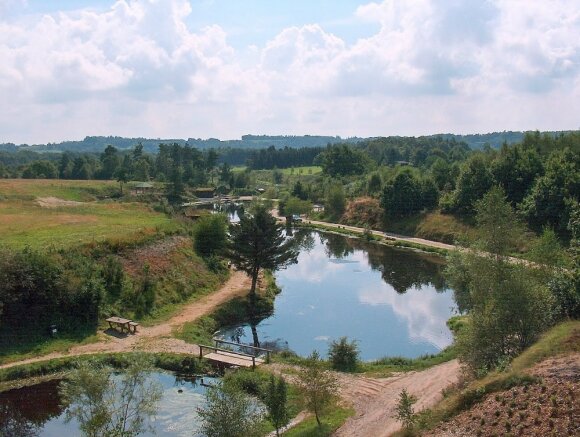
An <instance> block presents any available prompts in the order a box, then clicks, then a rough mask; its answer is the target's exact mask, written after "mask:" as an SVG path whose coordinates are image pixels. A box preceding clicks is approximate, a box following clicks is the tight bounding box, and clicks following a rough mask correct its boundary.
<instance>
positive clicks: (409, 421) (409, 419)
mask: <svg viewBox="0 0 580 437" xmlns="http://www.w3.org/2000/svg"><path fill="white" fill-rule="evenodd" d="M415 402H417V398H416V397H415V396H413V395H410V394H409V393H408V392H407V389H405V388H404V389H403V390H402V391H401V393H400V394H399V401H398V402H397V407H396V409H395V411H396V413H395V419H397V420H398V421H400V422H401V423H402V424H403V426H404V427H405V428H406V429H408V430H410V429H412V428H413V426H414V425H415V421H416V416H415V412H414V411H413V404H414V403H415Z"/></svg>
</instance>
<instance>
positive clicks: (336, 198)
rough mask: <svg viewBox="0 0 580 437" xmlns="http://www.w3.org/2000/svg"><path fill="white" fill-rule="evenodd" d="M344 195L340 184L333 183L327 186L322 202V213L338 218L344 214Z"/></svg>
mask: <svg viewBox="0 0 580 437" xmlns="http://www.w3.org/2000/svg"><path fill="white" fill-rule="evenodd" d="M345 208H346V197H345V195H344V189H343V187H342V185H339V184H334V185H332V186H330V187H329V188H328V192H327V193H326V199H325V202H324V213H325V214H326V215H328V216H329V217H330V218H331V219H334V220H338V219H340V217H341V216H342V214H344V210H345Z"/></svg>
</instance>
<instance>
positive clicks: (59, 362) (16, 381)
mask: <svg viewBox="0 0 580 437" xmlns="http://www.w3.org/2000/svg"><path fill="white" fill-rule="evenodd" d="M137 354H139V355H146V356H149V357H151V359H152V360H153V363H154V365H155V367H157V368H159V369H163V370H170V371H174V372H182V373H188V374H197V373H205V372H207V371H209V370H210V369H211V367H209V365H208V363H206V362H205V361H200V360H199V359H198V358H196V357H194V356H192V355H189V354H171V353H151V354H149V353H145V352H124V353H115V354H113V353H109V354H91V355H80V356H75V357H64V358H56V359H53V360H47V361H41V362H37V363H30V364H23V365H20V366H15V367H9V368H7V369H0V391H3V390H7V389H10V388H13V387H15V386H16V385H20V386H22V385H26V382H27V381H26V380H27V379H30V378H39V377H46V376H50V375H55V374H59V373H64V372H66V371H68V370H71V369H74V368H75V367H76V366H77V365H78V363H79V362H83V361H93V362H96V363H99V364H104V365H109V366H112V367H114V368H117V369H123V368H125V367H127V366H128V365H129V363H131V362H132V361H133V360H134V358H135V356H136V355H137Z"/></svg>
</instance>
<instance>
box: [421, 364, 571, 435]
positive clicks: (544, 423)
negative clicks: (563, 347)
mask: <svg viewBox="0 0 580 437" xmlns="http://www.w3.org/2000/svg"><path fill="white" fill-rule="evenodd" d="M529 374H531V375H533V376H536V377H538V378H539V381H538V382H537V383H535V384H530V385H528V386H518V387H513V388H511V389H509V390H506V391H503V392H497V393H491V394H489V395H487V396H486V397H485V398H484V399H483V401H482V402H479V403H477V404H476V405H475V406H473V407H472V408H471V409H469V410H467V411H464V412H463V413H461V414H459V415H458V416H456V417H455V418H454V419H453V420H451V421H449V422H446V423H443V424H441V425H440V426H439V427H438V428H436V429H435V430H433V431H432V432H430V433H428V434H427V435H428V436H432V437H435V436H437V437H458V436H492V435H496V436H503V435H512V436H526V437H528V436H530V437H534V436H535V437H544V436H578V435H580V404H579V402H578V397H579V395H580V354H579V353H575V354H572V355H568V356H563V357H557V358H551V359H548V360H545V361H543V362H541V363H539V364H537V365H535V366H534V367H532V369H530V371H529Z"/></svg>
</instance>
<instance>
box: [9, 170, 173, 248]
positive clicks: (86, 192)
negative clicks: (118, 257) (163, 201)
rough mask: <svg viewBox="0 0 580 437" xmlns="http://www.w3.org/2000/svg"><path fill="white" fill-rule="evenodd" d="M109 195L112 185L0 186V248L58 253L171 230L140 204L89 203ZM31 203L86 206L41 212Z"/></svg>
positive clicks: (23, 182)
mask: <svg viewBox="0 0 580 437" xmlns="http://www.w3.org/2000/svg"><path fill="white" fill-rule="evenodd" d="M111 190H117V185H115V184H113V183H112V182H110V181H59V180H49V181H42V180H0V235H2V244H3V245H6V246H8V247H13V248H22V247H25V246H30V247H32V248H39V249H45V248H48V247H54V248H63V247H68V246H71V245H78V244H82V243H87V242H93V241H97V242H99V241H103V240H106V239H110V238H118V239H123V238H126V237H127V236H129V235H139V234H148V233H151V232H155V231H156V230H160V229H169V228H171V227H172V223H171V220H170V219H169V218H168V217H166V216H165V215H164V214H161V213H156V212H153V211H151V210H150V209H149V208H148V207H147V206H145V205H143V204H137V203H120V202H110V201H102V202H101V201H95V199H96V198H97V197H101V196H106V195H107V194H110V192H111ZM37 197H57V198H60V199H64V200H75V201H85V202H87V203H86V204H84V205H81V206H67V207H58V208H41V207H40V206H38V205H37V204H36V202H35V199H36V198H37Z"/></svg>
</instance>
